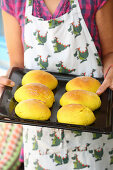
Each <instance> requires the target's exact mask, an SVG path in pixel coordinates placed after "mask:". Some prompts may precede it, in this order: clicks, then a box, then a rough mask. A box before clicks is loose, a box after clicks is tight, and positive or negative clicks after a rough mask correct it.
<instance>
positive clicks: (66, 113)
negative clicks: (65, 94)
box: [57, 104, 96, 126]
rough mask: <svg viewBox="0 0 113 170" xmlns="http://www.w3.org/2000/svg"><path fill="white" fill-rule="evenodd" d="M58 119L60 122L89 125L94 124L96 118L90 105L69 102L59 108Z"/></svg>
mask: <svg viewBox="0 0 113 170" xmlns="http://www.w3.org/2000/svg"><path fill="white" fill-rule="evenodd" d="M57 120H58V122H59V123H67V124H76V125H85V126H87V125H90V124H92V123H93V122H94V121H95V120H96V118H95V115H94V113H93V112H92V111H91V110H90V109H89V108H88V107H86V106H83V105H80V104H68V105H65V106H63V107H61V108H60V109H59V110H58V112H57Z"/></svg>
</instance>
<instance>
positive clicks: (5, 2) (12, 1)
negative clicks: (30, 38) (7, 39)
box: [0, 0, 26, 25]
mask: <svg viewBox="0 0 113 170" xmlns="http://www.w3.org/2000/svg"><path fill="white" fill-rule="evenodd" d="M25 4H26V0H19V1H18V0H1V6H0V7H1V9H2V10H4V11H6V12H7V13H9V14H11V15H12V16H14V17H15V18H16V19H17V20H18V22H19V24H20V25H22V24H23V19H24V15H25Z"/></svg>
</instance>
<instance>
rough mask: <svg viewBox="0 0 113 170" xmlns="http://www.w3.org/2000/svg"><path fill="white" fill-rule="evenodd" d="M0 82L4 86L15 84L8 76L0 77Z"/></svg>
mask: <svg viewBox="0 0 113 170" xmlns="http://www.w3.org/2000/svg"><path fill="white" fill-rule="evenodd" d="M0 84H1V85H4V86H10V87H13V86H15V83H14V82H13V81H11V80H10V79H8V78H7V77H6V76H1V77H0Z"/></svg>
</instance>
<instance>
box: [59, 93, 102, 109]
mask: <svg viewBox="0 0 113 170" xmlns="http://www.w3.org/2000/svg"><path fill="white" fill-rule="evenodd" d="M67 104H82V105H84V106H87V107H88V108H89V109H91V110H92V111H94V110H96V109H98V108H99V107H100V106H101V100H100V97H99V96H98V95H97V94H96V93H94V92H90V91H86V90H72V91H68V92H66V93H64V94H63V96H62V97H61V98H60V105H61V106H64V105H67Z"/></svg>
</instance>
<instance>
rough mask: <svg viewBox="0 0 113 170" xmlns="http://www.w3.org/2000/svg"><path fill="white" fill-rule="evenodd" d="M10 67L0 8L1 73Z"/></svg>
mask: <svg viewBox="0 0 113 170" xmlns="http://www.w3.org/2000/svg"><path fill="white" fill-rule="evenodd" d="M8 68H9V56H8V51H7V47H6V41H5V38H4V31H3V22H2V15H1V10H0V75H1V72H3V71H4V70H7V69H8Z"/></svg>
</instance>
